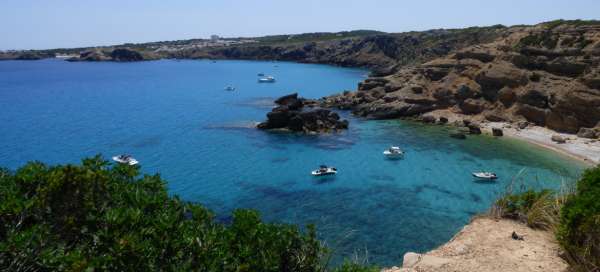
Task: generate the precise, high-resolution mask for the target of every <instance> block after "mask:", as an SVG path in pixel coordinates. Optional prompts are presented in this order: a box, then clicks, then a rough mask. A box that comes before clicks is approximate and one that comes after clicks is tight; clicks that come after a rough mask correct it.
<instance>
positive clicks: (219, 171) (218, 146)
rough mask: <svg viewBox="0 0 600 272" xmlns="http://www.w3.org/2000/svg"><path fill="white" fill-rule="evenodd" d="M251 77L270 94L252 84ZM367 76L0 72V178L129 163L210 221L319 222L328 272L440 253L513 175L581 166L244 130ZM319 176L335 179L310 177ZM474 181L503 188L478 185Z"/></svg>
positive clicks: (276, 65)
mask: <svg viewBox="0 0 600 272" xmlns="http://www.w3.org/2000/svg"><path fill="white" fill-rule="evenodd" d="M257 73H265V74H267V75H273V76H275V77H276V79H277V82H276V83H274V84H259V83H257ZM366 74H367V71H365V70H361V69H345V68H339V67H331V66H324V65H310V64H296V63H285V62H250V61H218V62H216V63H212V62H210V61H171V60H165V61H151V62H137V63H83V62H82V63H68V62H64V61H59V60H43V61H2V62H0V165H2V166H4V167H9V168H12V169H15V168H17V167H19V166H20V165H22V164H24V163H26V162H27V161H31V160H40V161H44V162H47V163H50V164H55V163H77V162H79V159H80V158H82V157H85V156H93V155H95V154H98V153H102V154H103V155H104V156H105V157H106V158H109V157H110V156H113V155H116V154H120V153H130V154H133V155H134V157H135V158H137V159H138V160H139V161H141V165H142V170H143V171H144V172H146V173H155V172H160V173H161V174H162V176H163V177H164V178H165V179H166V180H167V181H168V182H169V183H168V187H169V190H170V192H171V193H172V194H177V195H179V196H181V197H182V198H184V199H186V200H190V201H195V202H200V203H202V204H204V205H206V206H208V207H210V208H211V209H212V210H214V211H215V212H216V213H217V214H218V218H219V220H222V221H224V222H227V221H229V220H230V218H229V214H230V212H231V211H232V209H235V208H253V209H258V210H260V211H261V213H262V215H263V218H264V219H266V220H268V221H276V222H287V223H297V224H301V225H305V224H307V223H314V224H316V226H317V229H318V231H319V235H320V237H321V239H323V240H325V241H326V242H327V245H328V246H329V247H331V248H332V249H334V256H335V257H334V262H339V261H340V260H342V259H343V258H354V257H355V256H357V257H358V258H364V257H365V256H366V257H368V260H369V262H371V263H376V264H379V265H397V264H399V263H401V261H402V256H403V254H404V253H405V252H406V251H426V250H430V249H432V248H434V247H436V246H438V245H440V244H443V243H445V242H446V241H447V240H448V239H450V238H451V237H452V236H453V235H454V234H455V233H456V232H457V231H458V230H460V228H462V226H464V225H465V224H466V223H468V221H469V218H470V217H471V216H473V215H474V214H477V213H480V212H483V211H485V210H486V209H488V208H489V206H490V204H491V203H492V201H493V200H494V199H495V197H496V196H498V195H499V194H500V193H501V192H502V191H503V190H504V188H505V187H506V186H507V184H509V183H510V182H511V179H512V178H513V177H515V176H517V175H518V173H519V172H521V175H520V176H519V177H520V179H523V180H527V181H529V182H530V184H533V186H538V187H558V186H559V185H560V183H561V182H563V181H568V180H572V179H573V178H575V177H577V175H579V173H580V172H581V170H582V169H583V167H584V166H583V165H581V164H580V163H578V162H575V161H572V160H569V159H568V158H565V157H562V156H561V155H557V154H556V153H551V152H549V151H546V150H543V149H540V148H538V147H535V146H531V145H528V144H525V143H523V142H520V141H516V140H511V139H494V138H492V137H488V136H476V137H470V138H469V139H468V140H466V141H459V140H455V139H452V138H449V137H448V128H445V127H443V126H425V125H421V124H417V123H411V122H406V121H364V120H361V119H356V118H353V117H351V116H349V115H348V114H347V113H344V112H342V113H341V114H342V115H343V116H344V117H345V118H349V119H350V129H349V130H348V131H347V132H344V133H341V134H333V135H322V136H303V135H294V134H282V133H267V132H264V131H258V130H256V129H253V128H251V126H252V124H253V122H256V121H261V120H263V119H264V118H265V114H266V112H268V111H269V110H270V108H271V107H272V104H271V101H272V100H273V98H275V97H278V96H281V95H284V94H288V93H291V92H299V93H300V95H302V96H304V97H309V98H318V97H321V96H325V95H328V94H332V93H335V92H339V91H342V90H346V89H347V90H353V89H355V87H356V84H357V83H358V82H359V81H361V80H362V79H364V77H365V75H366ZM226 86H235V87H236V90H235V91H234V92H228V91H224V90H223V89H224V88H225V87H226ZM392 144H393V145H399V146H401V147H402V148H403V149H404V150H406V151H407V154H406V158H405V159H404V160H397V161H391V160H386V159H385V158H383V156H382V154H381V152H382V151H383V150H384V149H385V148H386V147H388V146H390V145H392ZM319 164H330V165H333V166H335V167H337V168H338V170H339V171H340V172H339V174H338V175H337V176H336V177H335V178H329V179H319V178H313V177H311V176H310V171H311V170H313V169H314V168H316V167H317V166H318V165H319ZM476 170H490V171H494V172H496V173H498V175H499V176H500V179H499V180H498V181H497V182H495V183H481V182H475V181H474V180H473V179H472V178H471V177H470V172H472V171H476Z"/></svg>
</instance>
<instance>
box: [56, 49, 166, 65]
mask: <svg viewBox="0 0 600 272" xmlns="http://www.w3.org/2000/svg"><path fill="white" fill-rule="evenodd" d="M153 59H158V56H155V55H152V54H149V53H146V52H140V51H137V50H133V49H128V48H116V49H112V50H108V51H106V50H99V49H94V50H86V51H83V52H81V53H80V54H79V57H74V58H70V59H67V61H116V62H132V61H143V60H153Z"/></svg>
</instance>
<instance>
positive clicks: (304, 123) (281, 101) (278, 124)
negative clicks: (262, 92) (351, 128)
mask: <svg viewBox="0 0 600 272" xmlns="http://www.w3.org/2000/svg"><path fill="white" fill-rule="evenodd" d="M275 103H276V104H277V107H275V108H273V110H271V112H269V113H267V120H266V121H264V122H262V123H259V124H258V125H257V128H258V129H264V130H268V129H284V130H289V131H294V132H304V133H311V134H312V133H322V132H336V131H339V130H344V129H347V128H348V120H341V119H340V116H339V115H338V114H337V113H335V112H333V111H330V110H328V109H322V108H316V109H310V110H305V107H304V106H305V104H307V105H309V106H310V105H312V103H311V102H310V101H308V100H306V99H304V98H299V97H298V94H297V93H293V94H289V95H285V96H282V97H280V98H278V99H276V100H275Z"/></svg>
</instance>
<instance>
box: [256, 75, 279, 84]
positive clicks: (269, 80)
mask: <svg viewBox="0 0 600 272" xmlns="http://www.w3.org/2000/svg"><path fill="white" fill-rule="evenodd" d="M273 82H275V78H274V77H272V76H267V77H261V78H259V79H258V83H273Z"/></svg>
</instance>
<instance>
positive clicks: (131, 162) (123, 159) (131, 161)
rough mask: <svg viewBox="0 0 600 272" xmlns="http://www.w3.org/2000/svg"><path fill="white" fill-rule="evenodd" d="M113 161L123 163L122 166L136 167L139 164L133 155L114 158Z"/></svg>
mask: <svg viewBox="0 0 600 272" xmlns="http://www.w3.org/2000/svg"><path fill="white" fill-rule="evenodd" d="M112 159H113V161H116V162H118V163H122V164H129V165H136V164H138V163H139V162H138V161H137V160H136V159H134V158H133V157H132V156H131V155H126V154H122V155H118V156H114V157H112Z"/></svg>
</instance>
